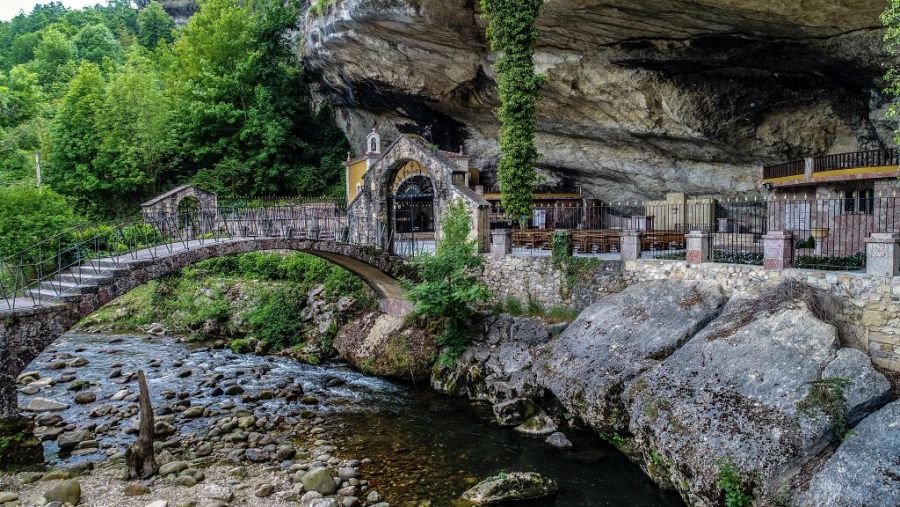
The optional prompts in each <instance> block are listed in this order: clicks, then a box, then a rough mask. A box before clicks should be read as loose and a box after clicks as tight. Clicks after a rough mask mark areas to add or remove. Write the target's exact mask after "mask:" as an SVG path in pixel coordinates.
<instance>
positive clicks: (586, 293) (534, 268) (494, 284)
mask: <svg viewBox="0 0 900 507" xmlns="http://www.w3.org/2000/svg"><path fill="white" fill-rule="evenodd" d="M621 269H622V263H621V262H620V261H610V262H601V263H600V266H599V267H598V268H597V269H595V270H593V271H592V273H591V274H590V275H589V276H588V277H586V278H584V279H581V280H577V282H576V284H575V286H574V287H571V288H570V287H568V283H567V281H566V277H565V275H564V274H563V273H562V272H561V271H560V270H558V269H556V268H555V267H554V266H553V262H552V261H551V259H550V257H542V256H514V255H507V256H504V257H499V258H497V257H490V256H488V257H485V263H484V267H483V269H482V274H481V279H482V281H483V282H484V284H485V285H487V286H488V288H489V289H490V290H491V293H492V294H493V295H494V298H495V301H496V302H503V301H505V300H506V299H507V298H516V299H518V300H520V301H522V302H527V301H536V302H538V303H540V304H542V305H544V306H574V307H576V308H584V307H586V306H588V305H589V304H591V303H592V302H593V301H595V300H597V299H599V298H601V297H603V296H605V295H608V294H612V293H614V292H619V291H620V290H622V289H623V288H624V287H625V285H624V279H623V278H622V277H621V276H620V275H619V272H620V271H621Z"/></svg>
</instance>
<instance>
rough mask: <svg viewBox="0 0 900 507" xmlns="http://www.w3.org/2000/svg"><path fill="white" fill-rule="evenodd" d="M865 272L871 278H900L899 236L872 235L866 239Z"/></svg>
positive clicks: (895, 234) (892, 234)
mask: <svg viewBox="0 0 900 507" xmlns="http://www.w3.org/2000/svg"><path fill="white" fill-rule="evenodd" d="M866 272H867V273H868V274H870V275H872V276H883V277H894V276H900V234H897V233H873V234H872V236H871V237H869V238H868V239H866Z"/></svg>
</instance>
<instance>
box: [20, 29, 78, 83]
mask: <svg viewBox="0 0 900 507" xmlns="http://www.w3.org/2000/svg"><path fill="white" fill-rule="evenodd" d="M73 55H74V49H73V47H72V43H71V42H69V39H68V38H67V37H66V36H65V35H64V34H63V33H62V32H60V31H59V30H57V29H56V28H47V29H46V30H44V31H43V32H42V35H41V42H39V43H38V45H37V47H35V48H34V60H32V61H31V62H30V65H31V68H32V69H33V70H34V72H35V73H37V75H38V78H39V79H40V81H41V84H48V83H55V82H59V81H65V80H66V78H67V77H68V76H69V75H70V74H69V72H68V71H67V70H66V67H67V66H68V65H69V63H70V62H71V61H72V59H73Z"/></svg>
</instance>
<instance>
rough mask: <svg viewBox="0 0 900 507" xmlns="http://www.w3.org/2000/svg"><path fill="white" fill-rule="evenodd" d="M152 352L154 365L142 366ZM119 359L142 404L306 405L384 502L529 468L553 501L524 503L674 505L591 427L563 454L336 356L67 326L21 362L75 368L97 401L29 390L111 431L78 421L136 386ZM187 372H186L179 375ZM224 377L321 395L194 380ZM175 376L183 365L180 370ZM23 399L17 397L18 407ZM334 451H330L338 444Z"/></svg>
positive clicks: (481, 412) (70, 415) (47, 369)
mask: <svg viewBox="0 0 900 507" xmlns="http://www.w3.org/2000/svg"><path fill="white" fill-rule="evenodd" d="M76 356H77V357H83V358H85V359H87V360H88V361H89V363H88V365H86V366H84V367H80V368H66V369H51V366H52V365H53V364H54V363H59V362H60V361H66V360H68V359H70V358H71V357H76ZM154 360H156V361H158V362H159V366H157V367H151V366H149V365H150V364H151V363H152V362H153V361H154ZM116 363H121V364H122V366H121V369H122V370H123V371H124V372H129V371H134V370H135V369H137V368H143V369H145V371H146V373H147V377H148V383H149V385H150V390H151V393H152V396H153V398H154V399H153V404H154V407H157V408H158V407H161V406H164V405H165V404H168V403H172V402H173V400H172V399H170V400H166V399H163V398H162V394H163V393H164V391H171V392H173V393H175V398H174V399H177V397H178V393H182V394H181V396H183V397H185V396H187V397H189V399H190V400H191V402H192V404H193V405H216V404H220V403H223V402H228V401H230V402H233V403H234V404H235V405H236V406H237V407H242V406H245V407H246V408H248V409H250V410H254V411H257V412H258V411H260V410H262V411H264V412H266V413H268V414H276V415H277V414H279V413H281V414H294V413H297V412H298V411H300V410H312V411H315V412H316V413H317V414H319V415H321V416H322V417H323V418H324V419H325V421H326V422H325V426H327V427H328V428H329V430H330V431H329V433H330V434H331V435H332V436H333V437H334V440H335V442H336V443H337V444H338V446H339V447H343V448H344V449H345V450H346V451H347V454H348V457H353V458H366V457H367V458H371V459H372V463H370V464H368V465H365V466H364V467H363V475H364V476H365V477H366V478H367V479H369V480H370V481H371V482H372V483H374V485H375V486H376V487H377V489H378V490H379V491H381V492H382V494H383V495H384V496H385V497H386V499H387V500H388V501H390V502H392V504H394V505H400V506H402V505H417V504H418V503H419V502H420V501H422V500H431V501H432V504H431V505H434V506H442V505H451V504H452V502H453V500H454V499H455V498H458V496H459V494H460V493H462V492H463V491H464V490H465V489H467V488H468V487H469V486H470V485H471V483H473V482H475V481H476V480H477V479H478V478H483V477H486V476H489V475H496V474H497V473H498V472H501V471H507V472H509V471H535V472H540V473H542V474H544V475H546V476H548V477H552V478H554V479H556V480H557V481H558V482H559V484H560V493H559V495H557V496H556V497H555V498H553V499H549V500H542V501H537V502H534V503H531V504H529V505H535V506H559V507H570V506H571V507H580V506H601V505H615V506H619V505H629V506H668V505H682V503H681V501H680V499H679V498H678V496H677V495H675V494H673V493H668V492H663V491H661V490H660V489H659V488H657V487H656V486H655V485H654V484H653V483H652V482H651V481H650V480H649V479H647V478H646V477H645V476H644V475H643V473H641V471H640V469H639V468H638V467H637V466H635V465H634V464H632V463H630V462H629V461H628V460H626V459H625V458H624V457H622V456H621V455H620V454H619V453H617V452H616V451H615V450H614V449H612V448H611V447H609V446H608V445H606V444H605V443H603V442H602V441H600V440H599V438H597V437H596V436H594V435H592V434H590V433H585V432H575V431H568V432H566V433H567V436H568V437H569V439H570V440H572V442H573V443H574V444H575V449H574V450H573V451H565V452H562V451H558V450H556V449H554V448H552V447H550V446H548V445H546V444H544V443H543V439H541V438H533V437H526V436H522V435H519V434H517V433H515V432H514V431H512V430H510V429H504V428H500V427H498V426H497V425H496V424H494V423H493V422H492V416H491V414H490V410H489V407H484V406H480V405H477V404H472V403H470V402H468V401H465V400H461V399H453V398H449V397H446V396H443V395H439V394H436V393H434V392H433V391H431V390H430V389H429V388H428V387H427V386H419V388H418V389H416V388H414V387H411V386H406V385H402V384H397V383H394V382H390V381H386V380H383V379H379V378H375V377H369V376H366V375H363V374H361V373H358V372H355V371H352V370H350V369H349V368H347V367H345V366H343V365H325V366H313V365H308V364H303V363H298V362H296V361H293V360H290V359H286V358H282V357H271V356H269V357H262V356H255V355H237V354H233V353H232V352H230V351H228V350H212V349H208V348H202V347H195V346H188V345H184V344H180V343H177V342H175V341H172V340H169V339H158V338H155V339H153V340H148V339H146V337H144V336H111V335H95V334H92V335H83V334H74V333H70V334H67V335H65V336H63V337H62V338H60V340H58V341H57V342H55V343H54V344H53V345H52V346H51V347H50V348H49V349H48V350H47V351H45V352H44V353H43V354H42V355H41V356H39V357H38V358H37V359H36V360H35V361H34V362H33V363H32V364H31V365H30V366H29V368H28V370H37V371H39V372H40V373H41V376H47V377H51V378H57V377H60V376H61V375H66V374H67V373H69V374H71V373H75V375H76V380H86V381H89V382H93V383H94V384H95V385H93V386H92V387H90V388H89V389H91V390H93V391H95V392H96V393H97V401H96V402H95V403H92V404H88V405H76V404H74V402H73V401H72V399H73V398H74V395H75V393H74V392H72V391H68V390H67V387H68V386H69V385H71V383H60V384H57V385H54V386H49V387H45V388H43V390H42V391H41V392H40V393H38V394H37V395H36V396H41V397H46V398H51V399H58V400H60V401H64V402H66V403H69V404H70V405H71V406H70V408H69V409H67V410H65V411H63V412H60V414H61V415H62V416H63V417H64V419H65V420H66V421H67V422H70V423H71V422H74V423H77V424H79V425H81V424H85V423H86V422H88V421H90V422H96V423H97V424H103V423H108V422H109V423H112V424H115V425H118V426H119V427H120V428H121V429H122V430H124V429H125V428H126V427H128V426H130V425H131V420H130V419H126V420H123V421H118V420H108V419H106V418H94V419H90V418H89V417H88V414H89V413H90V412H91V411H92V410H93V409H95V408H96V407H98V406H101V405H104V404H128V403H129V402H125V401H122V402H111V401H109V398H110V397H111V396H112V395H113V394H114V393H116V392H117V391H119V390H121V389H123V388H129V389H130V390H131V391H136V383H135V382H129V383H127V384H124V385H123V384H119V383H117V381H116V379H109V378H108V376H109V373H110V372H111V371H113V370H114V369H116V368H117V367H115V366H114V365H116ZM184 371H190V372H191V375H190V376H187V377H181V376H180V375H179V374H180V373H181V372H184ZM214 372H215V373H223V374H225V375H226V377H228V376H232V375H233V376H235V377H236V380H237V382H238V383H239V384H240V385H241V386H242V387H243V388H244V389H245V390H246V391H247V392H251V393H252V392H259V391H261V390H263V389H274V388H276V387H283V386H286V385H289V384H292V383H299V384H302V385H303V388H304V391H305V392H306V393H307V394H311V395H313V396H316V397H317V398H319V399H320V400H321V401H322V402H321V403H320V404H318V405H315V406H312V407H310V406H301V405H300V404H299V402H290V403H289V402H286V401H284V400H282V399H277V398H276V399H273V400H267V401H261V402H248V403H242V401H241V397H240V396H225V395H219V396H214V395H213V394H212V389H211V388H202V387H201V383H202V382H203V381H204V380H206V379H208V378H209V377H210V376H211V375H212V374H213V373H214ZM182 374H183V373H182ZM30 398H32V396H25V395H22V394H20V396H19V401H20V404H22V405H23V406H24V405H26V404H27V403H28V401H29V400H30ZM208 425H209V419H205V418H200V419H195V420H191V421H187V422H184V423H182V424H180V426H179V429H180V430H181V432H182V433H187V432H192V431H200V430H203V429H204V428H206V427H208ZM100 439H101V441H102V442H105V443H116V444H120V445H122V446H124V445H125V444H126V443H130V442H131V441H132V440H133V439H134V437H133V436H130V435H126V434H125V432H124V431H113V432H110V435H108V436H101V437H100ZM45 453H46V454H47V458H48V460H51V461H65V462H71V461H75V460H99V459H102V458H103V455H102V454H99V453H97V454H90V455H86V456H80V457H75V458H73V457H60V456H59V455H58V448H56V446H55V444H53V443H51V442H47V443H45ZM339 454H340V453H339Z"/></svg>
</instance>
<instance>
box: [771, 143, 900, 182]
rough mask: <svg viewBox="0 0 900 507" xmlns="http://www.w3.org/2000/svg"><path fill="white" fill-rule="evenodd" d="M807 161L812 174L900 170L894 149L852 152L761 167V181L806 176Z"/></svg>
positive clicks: (899, 159)
mask: <svg viewBox="0 0 900 507" xmlns="http://www.w3.org/2000/svg"><path fill="white" fill-rule="evenodd" d="M807 160H811V161H812V172H813V174H815V173H822V172H826V171H838V170H841V169H856V168H866V167H884V166H898V168H900V152H898V151H897V150H895V149H879V150H867V151H854V152H851V153H838V154H836V155H822V156H820V157H813V158H811V159H800V160H791V161H790V162H783V163H780V164H774V165H767V166H765V167H763V179H766V180H769V179H775V178H786V177H791V176H803V175H804V174H806V163H807Z"/></svg>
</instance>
